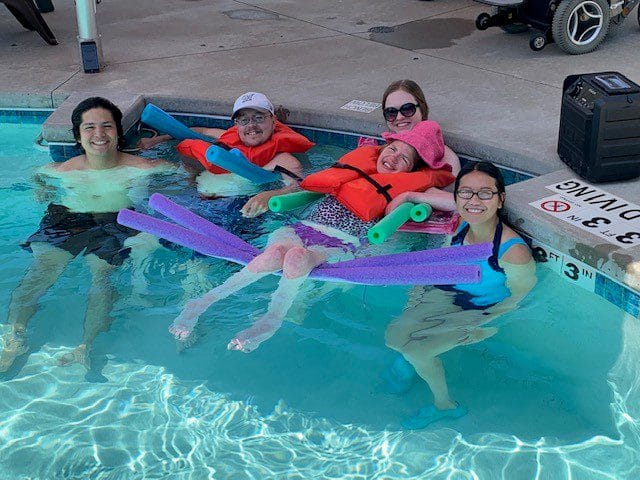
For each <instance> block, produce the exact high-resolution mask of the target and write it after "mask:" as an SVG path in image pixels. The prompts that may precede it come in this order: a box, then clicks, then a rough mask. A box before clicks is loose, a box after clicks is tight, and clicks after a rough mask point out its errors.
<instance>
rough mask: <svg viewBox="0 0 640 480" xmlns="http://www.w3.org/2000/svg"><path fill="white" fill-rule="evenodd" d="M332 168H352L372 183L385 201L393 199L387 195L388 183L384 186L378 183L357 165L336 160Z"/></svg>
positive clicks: (389, 188) (389, 186)
mask: <svg viewBox="0 0 640 480" xmlns="http://www.w3.org/2000/svg"><path fill="white" fill-rule="evenodd" d="M333 168H344V169H345V170H352V171H354V172H356V173H358V175H360V176H361V177H362V178H364V179H365V180H366V181H367V182H369V183H370V184H371V185H373V186H374V187H375V188H376V193H379V194H380V195H382V196H383V197H384V198H385V200H386V201H387V203H390V202H391V200H393V199H392V198H391V195H389V190H391V185H390V184H389V185H384V186H382V185H380V184H379V183H378V182H376V181H375V180H374V179H373V178H371V176H370V175H369V174H368V173H367V172H363V171H362V170H360V169H359V168H358V167H354V166H353V165H345V164H344V163H340V162H336V163H335V164H334V165H333Z"/></svg>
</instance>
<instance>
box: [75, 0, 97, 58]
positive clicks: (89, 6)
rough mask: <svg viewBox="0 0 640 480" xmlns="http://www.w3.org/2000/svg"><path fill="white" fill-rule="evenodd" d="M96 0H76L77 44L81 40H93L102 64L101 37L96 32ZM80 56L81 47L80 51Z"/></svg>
mask: <svg viewBox="0 0 640 480" xmlns="http://www.w3.org/2000/svg"><path fill="white" fill-rule="evenodd" d="M97 11H98V6H97V2H96V0H76V18H77V21H78V45H79V46H80V44H81V43H82V42H95V44H96V49H97V53H98V59H99V62H100V64H102V38H101V35H100V34H99V33H98V23H97V22H96V13H97ZM80 57H81V58H82V49H81V51H80Z"/></svg>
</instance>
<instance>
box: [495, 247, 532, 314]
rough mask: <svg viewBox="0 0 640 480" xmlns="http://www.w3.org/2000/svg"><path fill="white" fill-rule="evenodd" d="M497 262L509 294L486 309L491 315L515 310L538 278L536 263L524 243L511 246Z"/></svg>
mask: <svg viewBox="0 0 640 480" xmlns="http://www.w3.org/2000/svg"><path fill="white" fill-rule="evenodd" d="M499 264H500V266H501V267H502V269H503V270H504V273H505V276H506V277H507V280H506V282H505V284H506V286H507V288H508V289H509V291H510V292H511V295H510V296H509V297H507V298H505V299H504V300H502V301H501V302H499V303H497V304H495V305H494V306H492V307H490V308H488V309H487V310H486V312H487V313H488V314H489V315H492V316H497V315H501V314H503V313H506V312H509V311H511V310H515V309H516V308H517V307H518V304H519V303H520V301H521V300H522V299H523V298H524V297H526V296H527V294H528V293H529V292H530V291H531V289H532V288H533V287H534V286H535V284H536V282H537V280H538V279H537V277H536V264H535V262H534V260H533V258H532V257H531V252H530V251H529V248H528V247H527V246H526V245H522V244H519V245H514V246H512V247H511V248H510V249H509V250H507V251H506V252H505V254H504V255H503V256H502V258H501V259H500V261H499Z"/></svg>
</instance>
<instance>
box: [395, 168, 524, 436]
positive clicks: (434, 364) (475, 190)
mask: <svg viewBox="0 0 640 480" xmlns="http://www.w3.org/2000/svg"><path fill="white" fill-rule="evenodd" d="M454 186H455V189H454V195H455V204H456V209H457V211H458V213H459V214H460V217H461V219H462V223H461V225H460V226H459V228H458V230H457V232H456V234H455V235H454V236H453V238H452V240H451V245H463V244H464V245H473V244H478V243H487V242H488V243H492V244H493V253H492V255H491V257H489V259H488V260H486V261H483V262H481V263H480V268H481V281H480V283H477V284H466V285H454V286H452V287H423V286H420V287H415V288H414V289H413V290H412V292H411V294H410V296H409V300H408V302H407V305H406V306H405V310H404V312H403V313H402V315H401V316H400V317H399V318H398V319H396V320H395V321H394V322H393V323H392V324H391V325H390V326H389V328H388V329H387V333H386V342H387V345H388V346H390V347H391V348H393V349H394V350H397V351H398V352H400V353H401V354H402V356H403V357H400V358H398V359H397V360H396V362H395V363H394V364H393V366H392V367H391V368H390V369H389V371H387V372H386V373H385V379H386V381H387V387H388V389H389V390H390V391H391V392H392V393H402V392H404V391H407V390H408V389H409V388H410V387H411V385H412V383H413V381H414V380H415V378H416V373H417V374H418V375H419V376H420V377H421V378H422V379H423V380H424V381H426V382H427V384H428V385H429V388H430V389H431V392H432V394H433V404H432V405H427V406H425V407H423V408H421V409H420V410H419V411H418V413H417V415H415V416H414V417H411V418H409V419H407V420H405V421H404V422H402V425H403V426H404V427H405V428H409V429H419V428H424V427H426V426H427V425H429V424H431V423H433V422H436V421H438V420H443V419H455V418H458V417H461V416H463V415H465V414H466V409H465V408H464V407H463V406H461V405H460V404H459V403H458V402H456V401H454V400H453V399H452V398H451V396H450V394H449V391H448V387H447V382H446V379H445V374H444V369H443V366H442V362H441V361H440V358H439V355H440V354H442V353H445V352H447V351H449V350H452V349H454V348H456V347H458V346H461V345H469V344H473V343H477V342H480V341H482V340H484V339H486V338H488V337H491V336H492V335H494V334H495V333H496V332H497V329H496V328H495V327H491V326H489V327H486V326H484V325H486V324H487V323H488V322H490V321H491V320H493V319H494V318H495V317H497V316H498V315H501V314H504V313H506V312H509V311H511V310H514V309H515V308H517V305H518V303H519V302H520V300H522V299H523V298H524V297H525V296H526V295H527V293H528V292H529V291H530V290H531V289H532V288H533V286H534V285H535V283H536V276H535V263H534V261H533V258H532V257H531V252H530V250H529V247H528V246H527V245H526V243H525V242H524V240H522V238H521V237H520V236H519V235H518V234H517V233H516V232H514V231H513V230H512V229H511V228H510V227H509V226H507V225H505V224H504V222H503V220H502V218H501V212H502V208H503V206H504V201H505V186H504V179H503V177H502V174H501V172H500V170H499V169H498V168H497V167H496V166H495V165H493V164H492V163H490V162H471V163H468V164H466V165H465V166H464V167H463V168H462V170H461V171H460V173H459V174H458V176H457V178H456V181H455V184H454Z"/></svg>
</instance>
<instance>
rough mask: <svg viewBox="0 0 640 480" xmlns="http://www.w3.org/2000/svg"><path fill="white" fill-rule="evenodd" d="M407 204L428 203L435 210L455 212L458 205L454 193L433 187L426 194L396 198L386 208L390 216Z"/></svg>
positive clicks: (416, 193)
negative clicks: (390, 213) (392, 212)
mask: <svg viewBox="0 0 640 480" xmlns="http://www.w3.org/2000/svg"><path fill="white" fill-rule="evenodd" d="M405 202H411V203H428V204H429V205H431V207H432V208H434V209H435V210H445V211H455V209H456V203H455V201H454V199H453V193H451V192H446V191H444V190H440V189H439V188H435V187H431V188H429V189H427V190H426V191H424V192H405V193H401V194H400V195H398V196H397V197H396V198H394V199H393V200H392V201H391V202H389V204H388V205H387V208H386V213H387V214H388V213H389V212H391V211H392V210H395V209H396V208H398V207H399V206H400V205H402V204H403V203H405Z"/></svg>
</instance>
